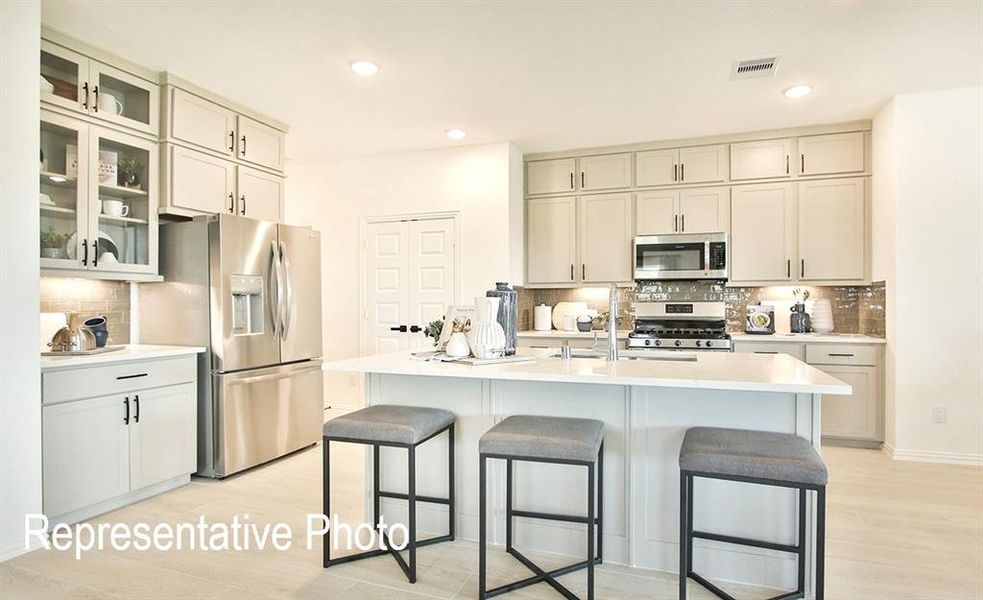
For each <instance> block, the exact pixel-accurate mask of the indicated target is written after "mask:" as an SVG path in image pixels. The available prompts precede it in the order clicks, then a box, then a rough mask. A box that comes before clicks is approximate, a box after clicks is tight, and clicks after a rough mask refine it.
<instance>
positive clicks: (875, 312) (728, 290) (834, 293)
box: [516, 281, 885, 337]
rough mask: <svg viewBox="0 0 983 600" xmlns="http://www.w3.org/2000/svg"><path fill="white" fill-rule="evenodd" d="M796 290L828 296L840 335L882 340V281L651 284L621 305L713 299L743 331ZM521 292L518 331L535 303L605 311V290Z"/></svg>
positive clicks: (527, 324)
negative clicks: (768, 304)
mask: <svg viewBox="0 0 983 600" xmlns="http://www.w3.org/2000/svg"><path fill="white" fill-rule="evenodd" d="M795 287H804V288H805V289H808V290H809V292H810V294H811V298H812V299H817V298H827V299H829V301H830V304H831V305H832V307H833V323H834V325H835V331H836V332H839V333H863V334H866V335H870V336H874V337H884V335H885V331H884V319H885V313H884V298H885V294H884V283H883V282H877V283H874V284H872V285H869V286H830V287H811V286H794V287H793V286H776V287H727V286H725V285H723V284H722V283H718V282H709V281H674V282H649V283H644V284H639V285H638V286H637V287H636V288H621V289H619V293H620V297H619V300H620V305H621V306H622V307H627V306H630V304H631V302H633V301H636V300H637V301H658V300H678V301H683V302H685V301H700V300H703V301H711V302H724V303H726V305H727V329H728V330H729V331H744V318H745V312H746V310H747V306H748V305H749V304H758V303H759V302H760V301H761V300H764V299H768V300H782V299H786V298H787V299H790V300H791V299H792V298H793V296H792V290H793V289H795ZM516 289H517V290H518V292H519V329H520V331H521V330H526V329H532V323H533V307H535V306H536V305H538V304H549V305H550V306H553V305H555V304H556V303H557V302H571V301H577V302H586V303H587V305H588V306H589V307H590V308H594V309H598V310H606V309H607V305H608V289H607V288H606V287H604V288H564V289H528V288H516ZM620 326H621V327H622V328H630V327H631V326H632V324H631V323H630V322H623V323H622V324H621V325H620Z"/></svg>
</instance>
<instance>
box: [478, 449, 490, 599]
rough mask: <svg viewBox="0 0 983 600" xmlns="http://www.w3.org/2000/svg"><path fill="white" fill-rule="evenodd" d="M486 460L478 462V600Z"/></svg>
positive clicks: (481, 584)
mask: <svg viewBox="0 0 983 600" xmlns="http://www.w3.org/2000/svg"><path fill="white" fill-rule="evenodd" d="M487 462H488V459H487V458H485V456H484V455H482V456H481V457H480V458H479V460H478V464H479V466H478V600H484V599H485V590H486V589H487V587H486V585H485V541H486V539H485V538H486V537H487V536H486V532H485V528H486V526H487V523H486V522H485V502H486V501H485V491H486V489H485V488H486V485H485V465H486V463H487Z"/></svg>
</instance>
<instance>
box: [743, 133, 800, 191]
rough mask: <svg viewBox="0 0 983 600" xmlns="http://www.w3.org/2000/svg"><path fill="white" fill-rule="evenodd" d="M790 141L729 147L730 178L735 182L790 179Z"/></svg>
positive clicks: (772, 141) (752, 143) (758, 142)
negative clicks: (775, 178)
mask: <svg viewBox="0 0 983 600" xmlns="http://www.w3.org/2000/svg"><path fill="white" fill-rule="evenodd" d="M791 156H792V140H791V139H789V138H785V139H780V140H761V141H756V142H740V143H736V144H731V145H730V178H731V179H732V180H735V181H743V180H747V179H768V178H772V177H790V176H791V174H792V169H793V167H794V165H792V164H791Z"/></svg>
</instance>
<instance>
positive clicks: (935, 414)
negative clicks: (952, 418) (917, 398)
mask: <svg viewBox="0 0 983 600" xmlns="http://www.w3.org/2000/svg"><path fill="white" fill-rule="evenodd" d="M948 418H949V415H948V413H947V411H946V407H944V406H933V407H932V422H933V423H942V424H944V423H945V422H946V421H947V420H948Z"/></svg>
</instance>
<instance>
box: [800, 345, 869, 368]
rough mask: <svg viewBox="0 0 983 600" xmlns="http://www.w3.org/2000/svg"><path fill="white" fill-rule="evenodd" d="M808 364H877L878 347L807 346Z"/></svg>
mask: <svg viewBox="0 0 983 600" xmlns="http://www.w3.org/2000/svg"><path fill="white" fill-rule="evenodd" d="M806 362H807V363H809V364H810V365H867V366H874V365H876V364H877V347H875V346H860V345H855V344H806Z"/></svg>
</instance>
